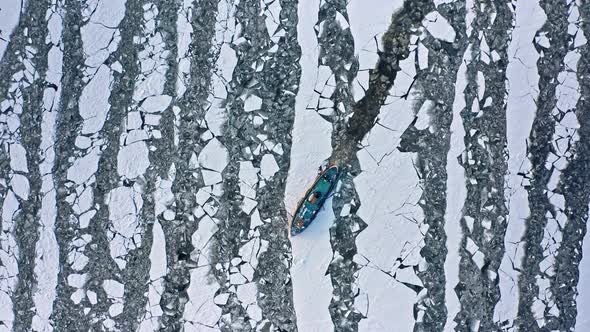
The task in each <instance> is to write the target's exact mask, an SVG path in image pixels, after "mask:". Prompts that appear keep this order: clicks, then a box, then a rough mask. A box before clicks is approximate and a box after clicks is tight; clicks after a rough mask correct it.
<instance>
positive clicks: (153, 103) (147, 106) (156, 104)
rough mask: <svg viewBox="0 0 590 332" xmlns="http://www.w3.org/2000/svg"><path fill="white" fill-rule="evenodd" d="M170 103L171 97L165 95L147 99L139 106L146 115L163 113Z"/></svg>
mask: <svg viewBox="0 0 590 332" xmlns="http://www.w3.org/2000/svg"><path fill="white" fill-rule="evenodd" d="M171 101H172V97H170V96H167V95H160V96H153V97H147V98H146V99H145V100H144V101H143V103H142V104H141V108H142V110H143V111H144V112H147V113H159V112H163V111H164V110H165V109H166V108H167V107H168V106H169V105H170V102H171Z"/></svg>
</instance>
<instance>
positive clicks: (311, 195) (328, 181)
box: [291, 165, 339, 236]
mask: <svg viewBox="0 0 590 332" xmlns="http://www.w3.org/2000/svg"><path fill="white" fill-rule="evenodd" d="M338 175H339V169H338V166H336V165H332V166H330V167H328V168H327V169H326V170H325V171H324V172H322V173H321V174H320V176H319V177H318V178H317V179H316V181H315V182H314V184H313V185H312V186H311V188H310V189H309V190H308V191H307V193H306V194H305V197H304V198H303V200H302V201H301V202H300V203H299V206H298V207H297V210H296V211H295V215H294V216H293V220H292V221H291V235H292V236H295V235H297V234H299V233H301V232H303V231H304V230H305V229H306V228H307V227H308V226H309V225H310V224H311V222H312V221H313V220H314V219H315V217H316V216H317V214H318V212H319V211H320V209H321V208H322V206H323V205H324V203H325V202H326V200H327V199H328V197H329V195H330V193H332V191H333V190H334V188H335V187H336V183H337V182H338Z"/></svg>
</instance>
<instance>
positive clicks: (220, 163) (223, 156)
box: [198, 138, 228, 172]
mask: <svg viewBox="0 0 590 332" xmlns="http://www.w3.org/2000/svg"><path fill="white" fill-rule="evenodd" d="M198 161H199V164H200V165H201V166H202V167H204V168H207V169H211V170H214V171H217V172H222V171H223V169H224V168H225V166H227V163H228V153H227V149H226V148H225V147H224V146H223V144H221V142H219V140H217V139H216V138H213V139H212V140H210V141H209V143H207V145H205V147H204V148H203V150H201V153H199V157H198Z"/></svg>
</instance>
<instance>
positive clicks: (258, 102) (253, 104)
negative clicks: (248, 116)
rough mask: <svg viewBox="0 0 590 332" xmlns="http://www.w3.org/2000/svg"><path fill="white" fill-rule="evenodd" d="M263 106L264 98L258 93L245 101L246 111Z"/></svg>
mask: <svg viewBox="0 0 590 332" xmlns="http://www.w3.org/2000/svg"><path fill="white" fill-rule="evenodd" d="M261 106H262V99H260V97H258V96H256V95H250V96H248V98H246V100H245V101H244V112H252V111H255V110H259V109H260V107H261Z"/></svg>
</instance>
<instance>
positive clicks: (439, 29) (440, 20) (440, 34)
mask: <svg viewBox="0 0 590 332" xmlns="http://www.w3.org/2000/svg"><path fill="white" fill-rule="evenodd" d="M422 25H423V26H424V27H425V28H426V30H428V32H429V33H430V34H431V35H432V37H434V38H436V39H440V40H444V41H448V42H449V43H452V42H453V41H455V36H456V33H455V30H454V29H453V27H452V26H451V25H450V24H449V21H447V19H446V18H445V17H444V16H442V15H441V14H440V13H439V12H438V11H433V12H430V13H428V14H427V15H426V16H425V17H424V20H423V21H422Z"/></svg>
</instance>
